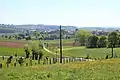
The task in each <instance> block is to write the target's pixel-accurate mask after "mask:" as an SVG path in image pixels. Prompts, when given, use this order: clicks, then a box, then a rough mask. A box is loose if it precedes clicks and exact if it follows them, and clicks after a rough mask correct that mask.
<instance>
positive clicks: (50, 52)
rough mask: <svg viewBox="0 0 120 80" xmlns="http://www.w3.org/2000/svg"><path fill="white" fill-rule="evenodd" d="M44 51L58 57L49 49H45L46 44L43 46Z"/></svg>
mask: <svg viewBox="0 0 120 80" xmlns="http://www.w3.org/2000/svg"><path fill="white" fill-rule="evenodd" d="M43 49H44V50H45V51H47V52H48V53H51V54H55V55H56V53H55V52H52V51H50V50H48V49H47V48H46V47H45V45H44V44H43ZM57 55H58V54H57Z"/></svg>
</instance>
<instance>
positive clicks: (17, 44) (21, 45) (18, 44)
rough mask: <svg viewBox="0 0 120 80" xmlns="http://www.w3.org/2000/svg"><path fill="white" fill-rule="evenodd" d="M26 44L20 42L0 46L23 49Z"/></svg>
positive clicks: (1, 43) (4, 43) (0, 43)
mask: <svg viewBox="0 0 120 80" xmlns="http://www.w3.org/2000/svg"><path fill="white" fill-rule="evenodd" d="M24 44H25V43H19V42H0V46H2V47H12V48H21V47H24Z"/></svg>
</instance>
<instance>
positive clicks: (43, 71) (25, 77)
mask: <svg viewBox="0 0 120 80" xmlns="http://www.w3.org/2000/svg"><path fill="white" fill-rule="evenodd" d="M0 79H1V80H41V79H42V80H119V79H120V59H110V60H109V59H108V60H97V61H93V62H76V63H69V64H54V65H43V66H38V65H37V66H30V67H16V68H4V69H1V70H0Z"/></svg>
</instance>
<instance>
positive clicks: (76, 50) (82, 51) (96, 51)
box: [63, 47, 120, 58]
mask: <svg viewBox="0 0 120 80" xmlns="http://www.w3.org/2000/svg"><path fill="white" fill-rule="evenodd" d="M114 53H115V54H116V55H119V54H120V48H115V49H114ZM63 54H64V55H67V56H74V57H86V55H87V54H89V56H90V57H97V58H98V57H99V58H101V57H102V58H103V57H104V58H105V56H106V55H107V54H111V48H93V49H87V48H85V47H71V48H64V49H63Z"/></svg>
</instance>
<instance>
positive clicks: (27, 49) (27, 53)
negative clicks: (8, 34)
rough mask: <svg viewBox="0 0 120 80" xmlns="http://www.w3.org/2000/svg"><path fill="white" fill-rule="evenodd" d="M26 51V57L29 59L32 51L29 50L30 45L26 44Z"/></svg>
mask: <svg viewBox="0 0 120 80" xmlns="http://www.w3.org/2000/svg"><path fill="white" fill-rule="evenodd" d="M24 50H25V53H26V54H25V55H26V57H25V58H29V55H30V51H29V48H28V44H25V46H24Z"/></svg>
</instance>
